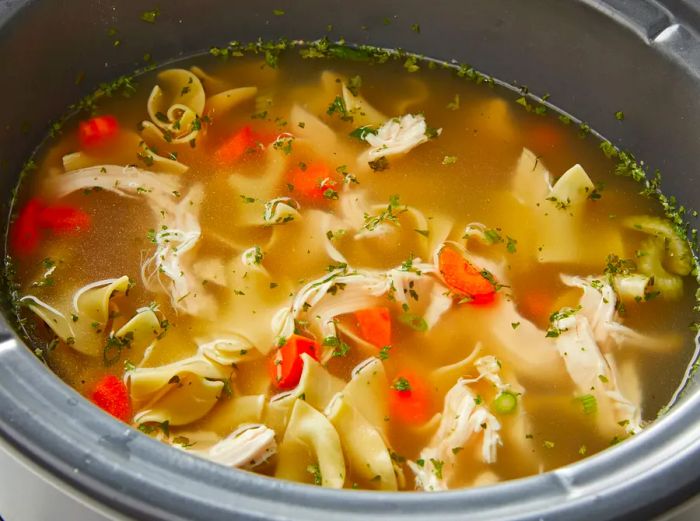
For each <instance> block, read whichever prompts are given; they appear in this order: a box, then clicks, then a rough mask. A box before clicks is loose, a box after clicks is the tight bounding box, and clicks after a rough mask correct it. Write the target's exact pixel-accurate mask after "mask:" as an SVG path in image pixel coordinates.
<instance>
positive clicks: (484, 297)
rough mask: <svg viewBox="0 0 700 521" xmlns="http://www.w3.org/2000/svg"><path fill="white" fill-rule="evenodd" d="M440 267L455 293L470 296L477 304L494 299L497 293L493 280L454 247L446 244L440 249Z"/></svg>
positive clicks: (443, 276)
mask: <svg viewBox="0 0 700 521" xmlns="http://www.w3.org/2000/svg"><path fill="white" fill-rule="evenodd" d="M438 267H439V269H440V273H441V274H442V278H443V279H444V280H445V283H446V284H447V286H448V287H449V288H450V290H452V292H453V293H455V294H457V295H458V296H461V297H467V298H470V299H472V302H473V303H475V304H486V303H488V302H491V301H492V300H493V298H494V295H495V293H496V287H495V286H494V284H493V282H491V281H490V280H489V279H487V278H486V277H485V276H484V275H483V273H482V272H481V271H480V270H479V269H477V268H476V267H474V266H473V265H472V264H470V263H469V261H467V260H466V259H465V258H464V257H463V256H462V255H461V254H460V253H459V252H458V251H456V250H455V249H454V248H450V247H449V246H444V247H443V248H442V249H441V250H440V253H439V254H438Z"/></svg>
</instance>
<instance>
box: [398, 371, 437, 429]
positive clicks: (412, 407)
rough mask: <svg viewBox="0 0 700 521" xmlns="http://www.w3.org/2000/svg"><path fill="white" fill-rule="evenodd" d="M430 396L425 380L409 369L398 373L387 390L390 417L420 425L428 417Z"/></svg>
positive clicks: (430, 402)
mask: <svg viewBox="0 0 700 521" xmlns="http://www.w3.org/2000/svg"><path fill="white" fill-rule="evenodd" d="M431 408H432V398H431V395H430V390H429V389H428V386H427V384H426V382H425V381H424V380H423V379H422V378H420V377H419V376H418V375H416V374H414V373H412V372H410V371H405V370H404V371H401V372H399V373H398V375H397V376H396V378H395V379H394V382H393V383H392V385H391V389H390V390H389V414H390V416H391V418H392V419H395V420H398V421H399V422H401V423H405V424H410V425H420V424H422V423H425V422H426V421H428V420H429V419H430V416H431Z"/></svg>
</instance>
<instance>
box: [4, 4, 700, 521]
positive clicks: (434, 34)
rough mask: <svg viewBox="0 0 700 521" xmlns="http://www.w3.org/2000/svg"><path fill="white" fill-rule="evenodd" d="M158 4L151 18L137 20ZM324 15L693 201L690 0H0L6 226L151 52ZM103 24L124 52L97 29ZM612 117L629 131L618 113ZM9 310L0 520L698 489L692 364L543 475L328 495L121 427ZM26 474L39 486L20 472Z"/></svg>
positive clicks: (297, 515) (440, 509) (599, 511)
mask: <svg viewBox="0 0 700 521" xmlns="http://www.w3.org/2000/svg"><path fill="white" fill-rule="evenodd" d="M154 7H159V8H160V14H159V16H158V18H157V21H156V23H145V22H144V21H143V20H141V16H140V15H141V13H142V12H143V11H145V10H147V9H153V8H154ZM273 10H283V11H284V12H285V15H284V16H274V14H273ZM386 18H389V19H391V20H392V21H395V22H396V23H391V24H389V25H386V24H385V23H384V22H383V21H384V19H386ZM399 22H400V23H399ZM413 23H420V26H421V32H420V35H416V34H415V32H413V31H411V30H410V29H409V27H410V25H411V24H413ZM329 24H332V25H333V31H332V33H331V34H330V37H331V38H332V39H333V38H340V37H343V38H345V40H346V41H347V42H350V43H356V44H363V43H371V44H373V45H377V46H382V47H390V48H403V49H405V50H407V51H412V52H416V53H420V54H424V55H427V56H431V57H434V58H437V59H441V60H445V61H450V60H453V59H454V60H457V61H459V62H466V63H469V64H471V65H473V66H474V67H475V68H477V69H478V70H480V71H482V72H483V73H485V74H488V75H492V76H494V77H496V78H499V79H502V80H505V81H508V82H511V81H512V82H513V84H514V85H518V86H527V87H528V88H529V89H530V90H531V91H532V92H536V93H539V94H545V93H547V94H549V95H550V98H549V100H550V101H551V102H552V103H553V104H554V105H557V106H558V107H560V108H562V109H563V110H564V111H566V112H569V113H571V114H574V115H576V116H577V117H579V118H581V119H582V120H583V121H585V122H587V123H588V124H589V125H590V126H591V127H592V128H593V129H595V130H596V131H598V132H600V133H601V134H602V135H604V136H606V138H608V139H610V140H611V141H612V142H613V143H615V144H619V145H621V146H623V147H624V148H625V149H629V150H631V151H633V152H634V153H635V154H636V155H637V157H638V158H640V159H642V160H644V162H645V163H647V164H649V165H652V166H653V167H657V168H659V169H660V170H661V171H662V172H663V173H664V183H663V185H664V190H665V191H666V192H667V193H669V194H675V195H676V196H678V199H679V201H680V202H681V203H682V204H685V205H687V206H690V207H693V206H697V201H699V200H700V168H699V166H700V161H699V160H698V150H699V149H700V132H698V130H697V129H698V128H700V102H699V101H698V95H699V94H700V2H698V1H697V0H656V1H655V0H527V1H525V0H435V1H433V2H425V1H421V0H384V1H382V2H366V1H363V0H357V1H354V2H349V1H347V0H345V1H341V0H304V1H303V2H302V1H298V0H297V1H293V0H273V1H271V0H257V1H256V2H253V3H250V2H243V1H240V0H238V1H231V0H228V1H226V0H196V1H194V0H170V1H169V2H160V3H158V2H134V1H131V0H99V1H95V0H72V1H71V2H56V1H48V0H0V63H2V65H3V66H2V81H0V112H1V113H2V123H1V125H0V172H1V174H2V175H0V194H1V195H0V205H2V211H1V212H0V215H1V218H0V219H1V220H0V225H2V226H3V228H4V227H5V225H6V219H7V216H8V208H9V202H10V198H11V194H12V188H13V187H14V186H15V184H16V182H17V179H18V175H19V172H20V170H21V165H22V162H23V161H24V160H25V159H26V158H27V157H28V156H29V155H30V153H31V151H32V149H33V147H35V146H36V144H37V143H39V141H40V140H41V139H42V138H43V136H44V135H45V134H46V132H47V128H48V122H49V121H51V120H52V119H54V118H55V117H57V116H58V115H60V114H61V113H62V112H63V110H64V109H65V107H66V106H68V105H69V104H70V103H71V102H74V101H76V100H78V99H79V98H80V97H82V96H84V95H85V94H87V93H88V92H89V91H91V90H93V89H94V88H95V87H96V86H97V85H98V84H99V83H100V82H103V81H107V80H110V79H112V78H114V77H117V76H119V75H121V74H124V73H127V72H130V71H132V70H133V69H135V68H137V67H138V66H139V65H140V64H142V61H141V60H142V57H143V55H144V53H150V54H151V56H152V57H153V60H155V61H156V62H158V63H162V62H164V61H167V60H170V59H173V58H178V57H181V56H184V55H190V54H192V53H197V52H205V51H206V50H207V49H208V48H209V47H211V46H213V45H222V44H226V43H227V42H229V41H231V40H239V41H251V40H255V39H257V38H263V39H271V38H278V37H281V36H285V37H287V38H292V39H303V40H315V39H318V38H321V37H323V36H325V35H326V34H327V29H328V27H327V26H328V25H329ZM111 27H115V28H117V29H118V31H119V39H120V45H118V46H115V45H114V43H113V40H112V39H111V38H108V37H106V32H107V30H108V29H109V28H111ZM76 78H84V79H83V81H79V82H78V81H76ZM618 110H624V113H625V115H626V123H625V124H624V125H620V124H619V122H618V121H616V120H615V118H613V117H611V115H612V114H614V113H615V111H618ZM8 309H9V306H8V305H7V302H5V305H4V306H3V310H2V315H1V316H0V439H1V440H2V442H1V445H2V447H3V451H2V456H1V457H0V474H2V479H3V480H6V481H7V484H6V485H4V486H2V487H0V514H1V515H5V516H7V517H8V518H9V519H8V520H7V521H15V520H24V519H32V517H31V516H34V518H35V519H36V518H37V517H36V516H45V517H41V518H42V519H50V518H51V519H102V516H106V517H108V518H110V517H111V518H135V519H156V520H161V519H162V520H175V519H207V520H215V519H304V520H314V519H323V520H325V521H329V520H332V519H348V520H352V519H358V520H359V519H367V518H368V517H372V518H374V519H387V520H388V519H396V520H398V519H401V520H404V521H405V520H407V519H425V518H428V517H432V516H439V517H440V519H442V520H445V521H447V520H449V519H464V518H469V519H473V520H481V519H484V520H485V519H522V520H540V519H544V520H559V519H561V520H564V519H565V520H579V519H580V520H591V519H596V520H607V519H622V518H624V519H648V518H652V517H654V516H657V515H659V514H662V513H664V512H667V511H668V510H669V509H671V508H672V507H674V506H675V505H678V504H680V503H682V502H684V501H686V500H688V499H689V498H692V497H693V496H694V495H695V494H696V493H697V492H698V491H700V421H698V419H700V387H699V386H698V383H697V382H696V381H695V380H694V379H693V378H692V377H690V378H689V381H688V382H687V383H686V384H685V386H684V388H683V391H682V392H681V393H679V394H678V397H677V399H676V400H675V402H674V403H673V405H672V407H671V409H670V411H669V412H668V413H667V414H665V415H664V416H663V417H662V418H660V419H659V420H658V421H657V422H656V423H654V424H653V425H652V426H650V427H649V428H648V429H647V430H645V431H644V432H642V433H641V434H639V435H637V436H635V437H634V439H632V440H630V441H627V442H625V443H623V444H621V445H619V446H616V447H614V448H611V449H608V450H606V451H604V452H602V453H600V454H598V455H595V456H593V457H590V458H588V459H586V460H584V461H582V462H580V463H577V464H574V465H570V466H567V467H564V468H560V469H557V470H555V471H552V472H547V473H544V474H541V475H538V476H534V477H530V478H526V479H520V480H516V481H511V482H506V483H502V484H498V485H495V486H489V487H483V488H476V489H468V490H456V491H450V492H442V493H431V494H422V493H421V494H418V493H415V494H414V493H399V494H386V493H378V492H362V491H348V490H343V491H332V490H324V489H320V488H314V487H310V486H305V485H299V484H294V483H289V482H283V481H277V480H274V479H270V478H266V477H262V476H258V475H255V474H252V473H247V472H243V471H238V470H230V469H226V468H224V467H221V466H218V465H216V464H213V463H210V462H207V461H204V460H201V459H197V458H195V457H193V456H191V455H188V454H185V453H183V452H181V451H176V450H173V449H171V448H169V447H166V446H165V445H162V444H160V443H158V442H156V441H154V440H152V439H150V438H148V437H147V436H144V435H142V434H140V433H138V432H136V431H135V430H132V429H130V428H127V427H125V426H124V425H123V424H121V423H119V422H117V421H116V420H113V419H111V418H110V417H108V416H107V415H106V414H104V413H102V412H100V411H98V410H97V409H96V408H95V407H93V406H92V405H91V404H89V403H88V402H87V401H86V400H84V399H83V398H82V397H80V396H79V395H78V394H77V393H76V392H75V391H74V390H73V389H71V388H70V387H68V386H66V385H64V384H63V383H62V382H61V381H60V380H59V379H58V378H57V377H56V376H54V375H53V374H52V373H51V372H49V371H48V370H47V369H46V368H45V367H44V366H43V365H42V364H41V363H40V362H39V360H37V359H36V358H35V357H34V355H33V354H32V353H31V352H30V351H29V350H28V349H27V348H26V346H25V345H24V344H23V341H22V339H21V338H20V336H19V335H18V334H17V333H16V332H15V331H14V330H13V329H12V327H11V325H10V324H11V320H10V316H9V311H8ZM691 373H692V371H689V374H691ZM27 469H31V474H30V475H31V476H32V480H33V482H34V483H38V484H39V485H36V486H37V488H36V489H35V490H36V492H33V489H31V490H28V489H27V488H24V487H23V486H21V485H20V484H21V483H23V481H22V480H23V479H25V478H24V477H23V476H24V475H25V474H27V473H28V472H30V471H29V470H27ZM42 483H43V484H44V485H41V484H42ZM45 483H50V484H51V485H46V484H45ZM32 486H34V485H32ZM42 486H43V487H44V488H43V489H42V488H41V487H42ZM52 494H53V496H52ZM52 497H56V498H68V497H70V498H74V499H71V500H70V501H71V504H73V505H74V507H70V506H68V507H65V506H64V505H66V504H68V503H62V502H61V501H59V500H58V499H57V500H56V502H55V503H54V505H53V507H49V508H50V509H47V508H43V509H42V508H39V505H40V504H41V503H42V501H44V502H49V501H51V498H52ZM80 505H89V506H90V507H89V509H87V508H86V507H84V506H80ZM72 508H74V509H72ZM91 509H92V510H96V511H99V512H101V514H100V515H97V514H91V513H90V512H91ZM10 512H11V513H12V514H10ZM80 512H82V514H81V513H80ZM80 515H83V516H92V515H94V516H95V517H82V518H81V517H80ZM698 516H700V514H698Z"/></svg>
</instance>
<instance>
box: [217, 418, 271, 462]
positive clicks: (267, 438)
mask: <svg viewBox="0 0 700 521" xmlns="http://www.w3.org/2000/svg"><path fill="white" fill-rule="evenodd" d="M276 453H277V442H276V441H275V431H273V430H272V429H270V428H269V427H266V426H265V425H262V424H254V423H249V424H246V425H241V426H240V427H239V428H238V429H236V430H235V431H233V432H232V433H231V434H229V435H228V436H227V437H226V438H224V439H223V440H221V441H220V442H218V443H217V444H216V445H214V446H213V447H211V448H210V449H209V451H208V452H207V453H206V454H205V457H206V458H207V459H210V460H212V461H215V462H217V463H220V464H221V465H226V466H227V467H237V468H242V469H252V468H254V467H257V466H259V465H262V464H263V463H265V462H266V461H267V460H269V459H270V458H271V457H272V456H274V455H275V454H276Z"/></svg>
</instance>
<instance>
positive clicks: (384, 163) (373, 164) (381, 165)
mask: <svg viewBox="0 0 700 521" xmlns="http://www.w3.org/2000/svg"><path fill="white" fill-rule="evenodd" d="M367 164H368V165H369V167H370V168H371V169H372V170H373V171H374V172H382V171H384V170H387V169H388V168H389V160H388V159H387V158H386V157H384V156H382V157H380V158H377V159H375V160H374V161H369V162H368V163H367Z"/></svg>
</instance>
